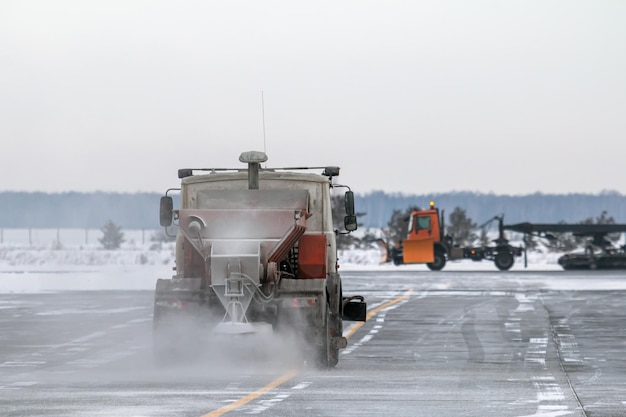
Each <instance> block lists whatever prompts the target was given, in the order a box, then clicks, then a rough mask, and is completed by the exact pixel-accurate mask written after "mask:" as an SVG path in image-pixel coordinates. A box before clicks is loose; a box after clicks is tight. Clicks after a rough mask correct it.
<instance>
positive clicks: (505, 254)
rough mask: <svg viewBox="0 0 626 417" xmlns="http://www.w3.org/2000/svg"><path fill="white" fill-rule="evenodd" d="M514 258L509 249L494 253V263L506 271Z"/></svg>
mask: <svg viewBox="0 0 626 417" xmlns="http://www.w3.org/2000/svg"><path fill="white" fill-rule="evenodd" d="M514 262H515V260H514V259H513V255H511V252H509V251H506V250H505V251H502V252H498V253H497V254H496V257H495V259H494V263H495V264H496V267H497V268H498V269H499V270H500V271H508V270H509V269H511V267H512V266H513V263H514Z"/></svg>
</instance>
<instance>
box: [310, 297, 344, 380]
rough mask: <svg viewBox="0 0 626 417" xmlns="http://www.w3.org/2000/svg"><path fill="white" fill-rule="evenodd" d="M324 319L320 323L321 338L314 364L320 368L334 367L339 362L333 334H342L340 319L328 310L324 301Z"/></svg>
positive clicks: (328, 307) (337, 348)
mask: <svg viewBox="0 0 626 417" xmlns="http://www.w3.org/2000/svg"><path fill="white" fill-rule="evenodd" d="M325 315H326V320H325V321H324V323H323V325H322V329H321V330H322V331H321V340H320V343H319V345H318V351H317V358H316V365H317V367H318V368H320V369H328V368H334V367H335V366H336V365H337V363H338V362H339V347H338V346H337V345H336V344H335V343H334V342H333V340H334V337H335V336H341V334H342V331H343V329H342V327H343V325H342V321H341V319H340V318H339V317H338V316H337V315H336V314H333V313H332V312H331V310H330V306H329V305H328V303H326V314H325Z"/></svg>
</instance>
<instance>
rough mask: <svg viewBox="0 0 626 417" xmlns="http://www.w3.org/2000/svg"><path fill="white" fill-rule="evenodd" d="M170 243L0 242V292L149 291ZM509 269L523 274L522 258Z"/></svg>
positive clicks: (349, 266) (456, 265)
mask: <svg viewBox="0 0 626 417" xmlns="http://www.w3.org/2000/svg"><path fill="white" fill-rule="evenodd" d="M559 255H560V254H538V253H529V259H528V268H527V269H528V270H544V271H545V270H560V269H561V268H560V267H559V266H558V264H557V261H556V260H557V259H558V257H559ZM174 259H175V256H174V244H173V243H171V242H170V243H155V242H142V240H139V239H133V240H129V241H128V242H126V243H124V244H123V245H122V247H121V248H120V249H118V250H104V249H102V248H101V247H100V245H99V244H97V243H81V244H65V245H55V244H54V243H46V244H41V243H39V244H30V243H24V242H22V243H6V242H5V243H2V244H0V292H1V293H31V292H45V291H61V290H124V289H128V290H153V289H154V286H155V281H156V279H157V278H169V277H171V276H172V274H173V271H172V267H173V266H174ZM339 262H340V269H341V270H342V271H346V270H348V271H349V270H416V271H422V270H423V271H426V270H427V268H426V266H425V265H402V266H394V265H393V264H391V263H384V264H381V254H380V252H379V251H378V250H376V249H374V248H372V249H355V250H348V251H341V252H340V253H339ZM445 270H446V271H455V270H456V271H458V270H485V271H495V270H496V269H495V266H494V265H493V262H489V261H483V262H472V261H470V260H463V261H455V262H449V263H448V264H447V265H446V267H445ZM513 270H524V265H523V260H521V259H518V260H517V261H516V264H515V266H514V267H513Z"/></svg>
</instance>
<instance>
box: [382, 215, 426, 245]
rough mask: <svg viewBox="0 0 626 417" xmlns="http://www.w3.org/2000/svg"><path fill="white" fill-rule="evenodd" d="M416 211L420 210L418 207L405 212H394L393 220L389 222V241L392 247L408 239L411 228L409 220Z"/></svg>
mask: <svg viewBox="0 0 626 417" xmlns="http://www.w3.org/2000/svg"><path fill="white" fill-rule="evenodd" d="M415 210H420V208H419V207H417V206H409V207H407V208H406V209H405V210H404V211H402V210H394V211H393V213H392V214H391V219H389V222H387V240H388V241H389V243H390V244H391V245H394V244H396V243H400V242H402V240H403V239H406V235H407V231H408V230H407V229H408V227H409V218H410V216H411V213H412V212H413V211H415Z"/></svg>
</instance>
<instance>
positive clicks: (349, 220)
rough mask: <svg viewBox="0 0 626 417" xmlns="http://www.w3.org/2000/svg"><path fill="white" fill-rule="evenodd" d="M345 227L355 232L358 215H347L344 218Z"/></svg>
mask: <svg viewBox="0 0 626 417" xmlns="http://www.w3.org/2000/svg"><path fill="white" fill-rule="evenodd" d="M343 227H345V228H346V230H347V231H348V232H354V231H355V230H356V228H357V220H356V216H346V217H344V218H343Z"/></svg>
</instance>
